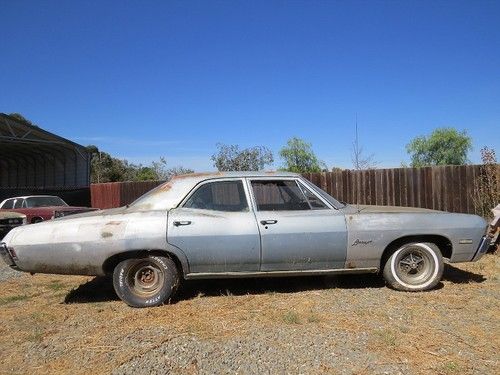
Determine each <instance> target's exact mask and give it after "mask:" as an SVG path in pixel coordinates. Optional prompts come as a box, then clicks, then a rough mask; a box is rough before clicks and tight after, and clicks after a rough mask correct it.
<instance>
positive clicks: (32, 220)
mask: <svg viewBox="0 0 500 375" xmlns="http://www.w3.org/2000/svg"><path fill="white" fill-rule="evenodd" d="M42 221H43V219H42V218H41V217H34V218H33V219H31V224H36V223H41V222H42Z"/></svg>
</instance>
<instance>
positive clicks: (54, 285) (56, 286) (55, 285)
mask: <svg viewBox="0 0 500 375" xmlns="http://www.w3.org/2000/svg"><path fill="white" fill-rule="evenodd" d="M47 288H49V289H50V290H52V291H53V292H59V291H60V290H62V289H65V288H66V285H64V284H63V283H61V282H60V281H59V280H52V281H51V282H50V284H47Z"/></svg>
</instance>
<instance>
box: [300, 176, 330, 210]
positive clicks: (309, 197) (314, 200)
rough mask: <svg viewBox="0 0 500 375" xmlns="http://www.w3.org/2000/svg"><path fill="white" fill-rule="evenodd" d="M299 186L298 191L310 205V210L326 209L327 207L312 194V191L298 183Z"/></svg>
mask: <svg viewBox="0 0 500 375" xmlns="http://www.w3.org/2000/svg"><path fill="white" fill-rule="evenodd" d="M299 186H300V189H301V190H302V192H303V193H304V195H305V196H306V198H307V201H308V202H309V204H310V205H311V208H312V209H313V210H324V209H328V206H327V205H326V204H324V203H323V201H322V200H321V199H319V198H318V197H317V196H316V194H314V193H313V192H312V191H310V190H309V189H308V188H306V187H305V186H304V185H302V184H301V183H300V182H299Z"/></svg>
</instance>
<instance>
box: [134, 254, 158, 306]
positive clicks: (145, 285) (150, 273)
mask: <svg viewBox="0 0 500 375" xmlns="http://www.w3.org/2000/svg"><path fill="white" fill-rule="evenodd" d="M163 280H164V274H163V272H162V270H161V269H160V268H159V267H158V266H157V265H156V264H154V263H152V262H149V261H147V262H141V263H139V264H137V265H135V266H134V267H133V268H132V269H131V270H130V272H129V282H130V286H131V287H132V290H133V291H134V292H135V293H136V294H138V295H140V296H142V297H147V296H150V295H154V294H155V293H157V292H158V291H159V289H160V288H161V287H162V285H163Z"/></svg>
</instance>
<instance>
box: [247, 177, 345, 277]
mask: <svg viewBox="0 0 500 375" xmlns="http://www.w3.org/2000/svg"><path fill="white" fill-rule="evenodd" d="M248 183H249V189H250V190H251V193H252V202H253V207H254V210H255V215H256V219H257V223H258V226H259V230H260V235H261V249H262V250H261V251H262V260H261V271H286V270H325V269H335V268H344V266H345V259H346V249H347V229H346V223H345V217H344V215H343V213H342V212H340V211H338V210H337V209H335V208H333V207H331V206H330V205H329V204H328V202H326V201H324V200H323V199H322V198H320V197H318V196H317V195H316V194H315V193H313V192H312V191H311V190H310V189H308V188H307V187H306V186H305V185H304V184H302V183H300V180H299V179H296V178H280V179H277V178H250V179H248Z"/></svg>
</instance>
